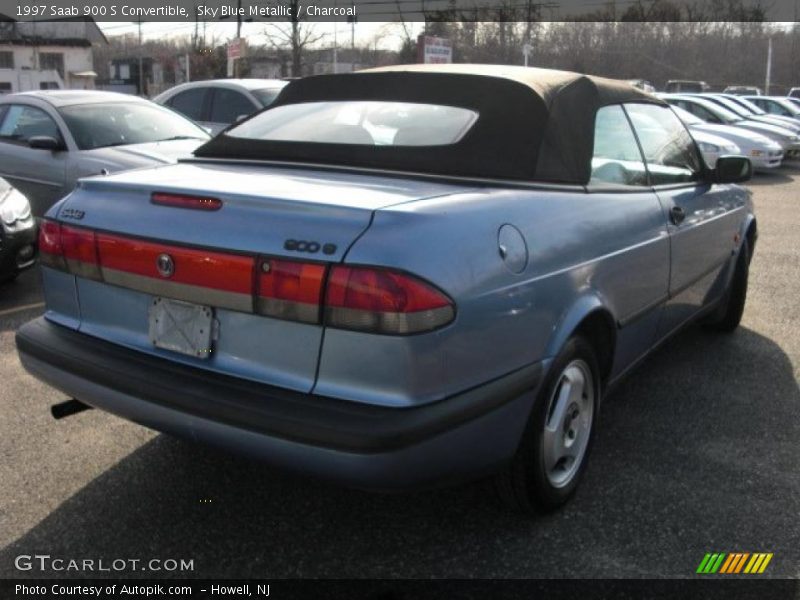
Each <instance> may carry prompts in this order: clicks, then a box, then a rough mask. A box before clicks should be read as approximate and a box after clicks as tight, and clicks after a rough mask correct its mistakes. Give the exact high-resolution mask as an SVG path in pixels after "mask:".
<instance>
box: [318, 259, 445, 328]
mask: <svg viewBox="0 0 800 600" xmlns="http://www.w3.org/2000/svg"><path fill="white" fill-rule="evenodd" d="M454 316H455V309H454V307H453V303H452V301H451V300H450V299H449V298H448V297H447V296H446V295H445V294H444V293H442V292H440V291H439V290H437V289H436V288H434V287H433V286H432V285H430V284H428V283H425V282H423V281H420V280H419V279H417V278H416V277H414V276H412V275H407V274H405V273H400V272H397V271H390V270H387V269H380V268H373V267H346V266H334V267H333V268H332V269H331V273H330V276H329V277H328V286H327V290H326V294H325V324H326V325H329V326H331V327H338V328H343V329H355V330H358V331H368V332H372V333H384V334H394V335H403V334H411V333H420V332H422V331H430V330H432V329H437V328H439V327H442V326H443V325H446V324H447V323H449V322H450V321H452V320H453V317H454Z"/></svg>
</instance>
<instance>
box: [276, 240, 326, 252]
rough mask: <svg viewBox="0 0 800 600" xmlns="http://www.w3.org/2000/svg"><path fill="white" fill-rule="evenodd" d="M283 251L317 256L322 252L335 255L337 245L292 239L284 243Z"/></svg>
mask: <svg viewBox="0 0 800 600" xmlns="http://www.w3.org/2000/svg"><path fill="white" fill-rule="evenodd" d="M283 249H284V250H288V251H289V252H308V253H309V254H316V253H317V252H319V251H320V250H322V253H323V254H333V253H334V252H336V244H320V243H319V242H314V241H307V240H291V239H290V240H286V241H285V242H283Z"/></svg>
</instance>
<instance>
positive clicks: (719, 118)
mask: <svg viewBox="0 0 800 600" xmlns="http://www.w3.org/2000/svg"><path fill="white" fill-rule="evenodd" d="M661 98H663V99H664V100H666V101H667V102H669V103H670V104H673V105H675V106H680V107H681V108H683V109H684V110H687V111H689V112H690V113H692V114H693V115H695V116H696V117H699V118H701V119H703V121H705V122H706V123H716V124H719V125H730V126H733V127H740V128H742V129H749V130H750V131H755V132H757V133H760V134H761V135H764V136H766V137H768V138H770V139H771V140H774V141H775V142H777V143H779V144H780V145H781V148H782V149H783V153H784V156H786V157H790V156H794V155H796V154H798V153H800V136H798V135H797V134H796V133H794V132H792V131H790V130H788V129H786V128H785V127H781V126H779V125H772V124H770V123H763V122H761V121H754V120H752V119H746V118H744V117H741V116H739V115H737V114H736V113H734V112H732V111H730V110H728V109H727V108H725V107H724V106H721V105H719V104H717V103H716V102H712V101H711V100H709V99H708V98H703V97H702V96H699V95H680V94H663V95H661Z"/></svg>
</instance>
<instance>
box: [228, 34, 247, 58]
mask: <svg viewBox="0 0 800 600" xmlns="http://www.w3.org/2000/svg"><path fill="white" fill-rule="evenodd" d="M243 49H244V40H243V39H242V38H237V39H235V40H232V41H230V42H228V58H241V57H242V54H244V52H243Z"/></svg>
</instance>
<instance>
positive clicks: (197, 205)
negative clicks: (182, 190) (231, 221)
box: [150, 192, 222, 210]
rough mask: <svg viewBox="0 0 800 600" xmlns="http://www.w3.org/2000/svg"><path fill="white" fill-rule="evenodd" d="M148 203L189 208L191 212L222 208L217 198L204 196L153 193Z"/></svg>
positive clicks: (220, 201)
mask: <svg viewBox="0 0 800 600" xmlns="http://www.w3.org/2000/svg"><path fill="white" fill-rule="evenodd" d="M150 202H152V203H153V204H160V205H161V206H173V207H175V208H190V209H193V210H219V209H220V208H222V200H220V199H219V198H208V197H206V196H186V195H185V194H167V193H163V192H154V193H153V195H152V196H150Z"/></svg>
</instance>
